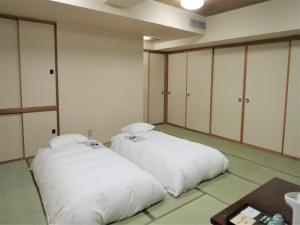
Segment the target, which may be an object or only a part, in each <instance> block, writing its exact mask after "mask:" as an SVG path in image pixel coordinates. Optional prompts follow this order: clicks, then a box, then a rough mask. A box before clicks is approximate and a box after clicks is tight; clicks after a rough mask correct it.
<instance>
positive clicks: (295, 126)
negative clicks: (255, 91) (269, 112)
mask: <svg viewBox="0 0 300 225" xmlns="http://www.w3.org/2000/svg"><path fill="white" fill-rule="evenodd" d="M299 62H300V41H293V42H292V48H291V64H290V75H289V87H288V101H287V117H286V127H285V128H286V129H285V141H284V153H285V154H287V155H290V156H294V157H298V158H300V64H299Z"/></svg>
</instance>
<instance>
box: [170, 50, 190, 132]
mask: <svg viewBox="0 0 300 225" xmlns="http://www.w3.org/2000/svg"><path fill="white" fill-rule="evenodd" d="M168 72H169V76H168V89H169V90H168V122H169V123H171V124H175V125H178V126H183V127H184V126H185V116H186V76H187V73H186V72H187V53H175V54H170V55H169V62H168Z"/></svg>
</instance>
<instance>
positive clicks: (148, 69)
mask: <svg viewBox="0 0 300 225" xmlns="http://www.w3.org/2000/svg"><path fill="white" fill-rule="evenodd" d="M147 71H148V72H147V79H148V81H147V86H148V87H147V92H148V94H147V105H148V107H147V122H148V123H149V118H150V52H148V65H147Z"/></svg>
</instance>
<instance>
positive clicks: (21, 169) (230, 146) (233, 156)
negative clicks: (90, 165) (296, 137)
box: [0, 124, 300, 225]
mask: <svg viewBox="0 0 300 225" xmlns="http://www.w3.org/2000/svg"><path fill="white" fill-rule="evenodd" d="M157 130H160V131H163V132H166V133H169V134H172V135H174V136H178V137H182V138H186V139H189V140H192V141H195V142H200V143H202V144H205V145H209V146H212V147H215V148H217V149H219V150H220V151H222V152H224V153H225V154H226V156H227V157H228V159H229V160H230V168H229V171H228V172H227V173H225V174H223V175H221V176H219V177H217V178H215V179H213V180H210V181H207V182H203V183H201V184H200V185H199V186H198V187H197V188H196V189H194V190H191V191H189V192H187V193H184V194H183V195H182V196H180V197H179V198H177V199H175V198H173V197H171V196H168V197H167V198H166V200H164V201H163V202H161V203H158V204H157V205H154V206H153V207H151V208H150V209H147V210H145V211H144V212H141V213H139V214H138V215H136V216H133V217H132V218H129V219H127V220H124V221H121V222H119V223H118V224H141V225H142V224H209V221H210V217H211V216H213V215H214V214H215V213H217V212H219V211H220V210H222V209H223V208H225V207H226V206H227V205H229V204H231V203H233V202H235V201H236V200H238V199H240V198H241V197H243V196H244V195H246V194H247V193H249V192H251V191H252V190H254V189H255V188H257V187H258V186H259V185H261V184H263V183H265V182H267V181H269V180H270V179H271V178H273V177H280V178H282V179H285V180H287V181H290V182H293V183H296V184H299V185H300V161H296V160H293V159H288V158H283V157H281V156H278V155H275V154H271V153H267V152H263V151H259V150H256V149H254V148H251V147H247V146H243V145H239V144H234V143H231V142H227V141H224V140H221V139H217V138H214V137H210V136H206V135H202V134H199V133H196V132H193V131H189V130H186V129H182V128H178V127H174V126H170V125H166V124H164V125H160V126H158V127H157ZM28 163H30V160H29V161H28ZM0 180H1V183H0V224H46V219H45V216H44V213H43V209H42V204H41V202H40V199H39V195H38V191H37V189H36V187H35V185H34V182H33V180H32V177H31V174H30V172H29V169H28V164H27V162H26V161H25V160H21V161H15V162H11V163H4V164H0Z"/></svg>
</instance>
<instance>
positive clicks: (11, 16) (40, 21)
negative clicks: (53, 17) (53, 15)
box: [0, 13, 56, 25]
mask: <svg viewBox="0 0 300 225" xmlns="http://www.w3.org/2000/svg"><path fill="white" fill-rule="evenodd" d="M0 18H5V19H12V20H24V21H28V22H35V23H44V24H51V25H55V24H56V22H53V21H49V20H42V19H33V18H30V17H23V16H14V15H10V14H4V13H0Z"/></svg>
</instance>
